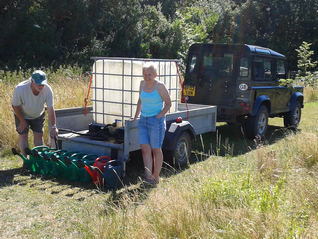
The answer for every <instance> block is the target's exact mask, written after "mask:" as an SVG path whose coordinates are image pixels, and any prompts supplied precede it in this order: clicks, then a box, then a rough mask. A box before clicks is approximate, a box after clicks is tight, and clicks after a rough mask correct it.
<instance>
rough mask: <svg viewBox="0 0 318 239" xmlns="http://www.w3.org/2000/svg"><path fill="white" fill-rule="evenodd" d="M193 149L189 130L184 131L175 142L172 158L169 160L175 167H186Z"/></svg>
mask: <svg viewBox="0 0 318 239" xmlns="http://www.w3.org/2000/svg"><path fill="white" fill-rule="evenodd" d="M191 150H192V140H191V137H190V135H189V133H188V132H185V131H184V132H182V133H181V134H180V136H179V137H178V138H177V139H176V140H175V142H174V144H173V150H172V152H171V158H170V160H169V161H171V162H172V164H173V165H174V166H175V167H178V168H184V167H185V166H187V164H188V161H189V159H190V155H191Z"/></svg>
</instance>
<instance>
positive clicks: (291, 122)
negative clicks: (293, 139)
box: [284, 101, 301, 128]
mask: <svg viewBox="0 0 318 239" xmlns="http://www.w3.org/2000/svg"><path fill="white" fill-rule="evenodd" d="M300 118H301V104H300V102H299V101H297V102H296V104H295V106H294V108H293V109H292V110H290V111H289V112H287V113H285V115H284V126H285V127H292V128H297V127H298V125H299V122H300Z"/></svg>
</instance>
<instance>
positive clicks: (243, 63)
mask: <svg viewBox="0 0 318 239" xmlns="http://www.w3.org/2000/svg"><path fill="white" fill-rule="evenodd" d="M240 76H242V77H247V76H248V59H247V58H241V60H240Z"/></svg>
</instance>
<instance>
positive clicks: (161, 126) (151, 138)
mask: <svg viewBox="0 0 318 239" xmlns="http://www.w3.org/2000/svg"><path fill="white" fill-rule="evenodd" d="M165 131H166V116H163V117H161V118H160V119H158V118H156V116H151V117H143V116H140V119H139V121H138V135H139V138H138V143H139V144H150V146H151V148H152V149H156V148H161V146H162V143H163V139H164V137H165Z"/></svg>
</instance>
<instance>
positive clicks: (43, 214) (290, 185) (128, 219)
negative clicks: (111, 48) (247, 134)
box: [0, 71, 318, 239]
mask: <svg viewBox="0 0 318 239" xmlns="http://www.w3.org/2000/svg"><path fill="white" fill-rule="evenodd" d="M63 74H66V73H63ZM68 74H70V75H71V77H75V76H76V77H77V78H78V82H77V83H76V86H77V87H76V88H75V87H72V85H74V82H73V81H69V83H68V84H67V83H66V82H68V81H67V77H65V76H62V77H56V78H54V81H53V82H52V86H53V89H54V91H55V94H56V95H57V97H60V98H59V101H60V102H66V101H67V102H69V103H70V104H71V105H73V106H82V105H81V104H82V101H80V103H78V99H79V98H83V99H84V98H85V97H86V94H87V88H88V84H89V77H87V76H82V78H80V77H79V75H78V74H75V73H71V72H70V71H68ZM72 74H73V75H72ZM52 77H53V75H52ZM12 82H13V83H16V82H17V80H15V81H14V80H12ZM13 83H12V84H11V83H10V84H9V83H4V82H3V81H1V82H0V84H1V88H0V89H1V91H2V92H1V94H0V95H1V96H0V97H1V98H0V99H1V102H2V103H3V105H5V106H6V107H4V108H5V109H4V108H2V109H1V115H0V116H1V118H2V119H4V120H2V122H1V127H2V130H1V133H2V135H1V138H0V140H1V141H0V142H1V153H0V162H1V164H0V217H1V220H0V238H145V239H146V238H147V239H148V238H317V236H318V218H317V215H318V202H317V197H318V186H317V185H318V178H317V162H318V154H317V151H318V127H317V121H318V102H316V101H315V95H316V94H314V93H313V94H312V95H313V96H312V98H310V99H309V98H306V104H305V107H304V109H303V111H302V120H301V123H300V125H299V129H298V131H297V132H296V133H295V132H292V131H289V130H286V129H285V128H283V121H282V119H276V118H275V119H270V127H269V131H268V133H267V135H266V138H265V140H264V141H262V142H255V141H251V140H246V139H245V138H244V136H243V134H242V132H241V129H240V127H239V126H227V125H224V124H219V125H218V127H217V132H213V133H208V134H204V135H202V137H199V138H198V140H197V142H195V143H194V153H193V155H192V161H191V164H190V165H189V167H188V168H186V169H185V170H182V171H181V170H175V169H172V168H171V167H168V166H166V167H165V168H164V169H163V172H162V180H161V183H160V184H159V185H158V187H157V188H143V187H142V186H141V185H140V183H139V182H138V179H137V177H138V176H139V175H141V173H142V164H141V160H140V155H139V154H138V153H136V154H135V155H132V160H131V161H130V162H129V163H128V165H127V171H128V175H127V177H126V178H125V179H124V181H123V183H124V187H122V188H121V189H119V190H116V191H112V192H108V191H104V190H99V189H97V188H96V187H94V185H91V184H84V183H80V182H70V181H67V180H63V179H60V178H51V177H49V176H48V177H44V176H39V175H30V174H29V173H25V172H23V171H22V170H21V165H22V160H21V159H20V158H19V157H17V156H13V155H12V154H11V153H10V148H11V147H14V146H15V144H16V139H17V138H15V137H16V133H15V131H14V126H13V124H12V122H11V121H12V115H11V113H10V110H11V109H10V102H11V97H12V96H11V94H12V92H13V89H14V86H13ZM63 84H66V85H63ZM69 89H70V91H68V90H69ZM71 92H75V93H74V94H73V95H74V99H73V100H72V98H73V96H70V95H69V94H71ZM313 92H314V91H313ZM65 95H66V96H65ZM308 95H310V94H308ZM305 96H306V95H305ZM63 97H70V98H68V99H67V100H65V99H64V98H63ZM307 97H308V96H307ZM61 106H63V103H61ZM65 107H72V106H69V105H67V106H65ZM11 128H13V129H11Z"/></svg>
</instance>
